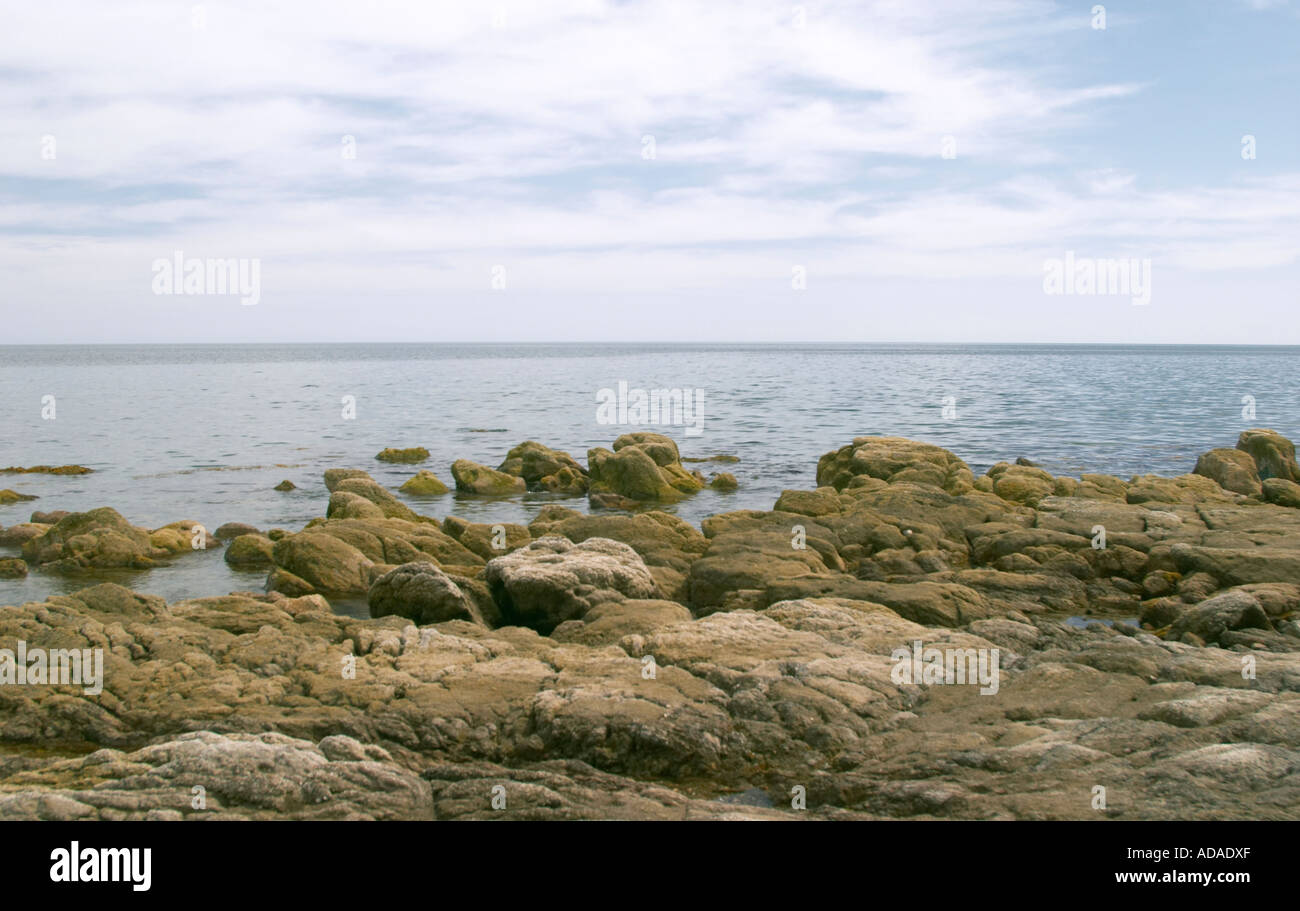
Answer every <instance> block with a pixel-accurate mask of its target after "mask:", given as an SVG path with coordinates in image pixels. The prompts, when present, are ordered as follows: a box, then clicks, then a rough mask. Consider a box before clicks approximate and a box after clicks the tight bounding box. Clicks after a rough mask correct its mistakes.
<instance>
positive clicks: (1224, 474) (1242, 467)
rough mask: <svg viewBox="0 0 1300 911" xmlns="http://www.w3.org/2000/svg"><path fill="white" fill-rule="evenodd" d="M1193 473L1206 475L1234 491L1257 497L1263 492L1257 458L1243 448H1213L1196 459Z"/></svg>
mask: <svg viewBox="0 0 1300 911" xmlns="http://www.w3.org/2000/svg"><path fill="white" fill-rule="evenodd" d="M1192 474H1199V475H1204V476H1205V477H1207V478H1210V479H1211V480H1213V481H1215V482H1216V483H1217V484H1218V485H1219V486H1220V487H1222V488H1223V489H1224V490H1231V491H1233V492H1234V493H1241V494H1245V495H1246V496H1253V497H1257V496H1259V495H1260V492H1261V488H1260V480H1259V472H1258V471H1257V470H1256V468H1255V460H1254V459H1253V458H1251V456H1250V454H1249V453H1247V452H1245V451H1244V450H1241V449H1211V450H1210V451H1209V452H1207V453H1205V454H1204V455H1202V456H1201V457H1200V458H1199V459H1197V460H1196V468H1195V469H1193V470H1192Z"/></svg>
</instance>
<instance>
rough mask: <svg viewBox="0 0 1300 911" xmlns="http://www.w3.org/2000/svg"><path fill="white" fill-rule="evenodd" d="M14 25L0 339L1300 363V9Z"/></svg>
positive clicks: (127, 3) (2, 62)
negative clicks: (779, 345) (1202, 356)
mask: <svg viewBox="0 0 1300 911" xmlns="http://www.w3.org/2000/svg"><path fill="white" fill-rule="evenodd" d="M6 6H7V7H8V8H7V9H6V10H5V12H4V19H5V27H4V28H3V29H0V275H3V276H4V278H5V285H6V287H5V288H4V296H3V300H4V303H3V304H0V313H2V314H3V318H2V320H0V327H3V328H2V330H0V344H27V343H32V344H46V343H90V342H110V343H133V342H162V343H167V342H172V343H176V342H284V341H303V342H352V341H377V342H378V341H403V342H412V341H429V342H450V341H482V342H493V341H501V342H505V341H510V342H518V341H539V342H556V341H572V342H582V341H623V342H636V341H644V342H655V341H670V342H719V341H733V342H785V341H833V342H963V341H965V342H1132V343H1238V344H1300V319H1297V318H1296V316H1297V314H1298V313H1300V52H1298V49H1300V0H1219V2H1203V0H1181V2H1173V0H1169V2H1147V3H1132V2H1130V3H1107V4H1103V5H1101V6H1100V7H1099V6H1098V4H1095V3H1087V2H1084V3H1078V2H1050V0H1025V2H1021V0H978V2H976V0H948V2H939V0H895V2H879V3H873V2H853V3H834V2H824V3H823V2H807V3H803V4H791V3H789V2H784V3H773V4H766V3H763V2H761V0H749V2H734V3H733V2H729V0H710V2H702V0H696V2H689V3H687V2H676V0H652V2H639V0H621V2H598V0H580V2H568V0H548V2H546V3H544V4H541V3H536V2H523V3H508V2H503V3H494V2H493V0H481V2H464V3H441V2H414V0H411V2H402V3H396V2H382V0H379V2H376V0H367V2H365V3H340V2H322V0H313V2H299V0H283V2H276V3H274V4H268V3H265V2H235V0H211V2H206V3H202V4H198V5H195V4H191V3H188V2H146V0H115V2H113V3H104V2H99V0H93V2H92V0H83V2H65V0H42V2H41V3H21V4H20V3H13V4H6ZM1102 7H1104V13H1103V12H1100V11H1101V10H1102ZM1103 16H1104V19H1103ZM1103 25H1104V27H1101V26H1103ZM178 256H179V257H180V262H181V267H182V270H181V271H182V273H184V271H185V269H187V268H193V269H202V268H204V267H205V265H204V264H205V263H206V261H207V260H212V261H213V263H214V264H215V263H216V261H218V260H236V261H238V262H239V263H240V264H241V265H242V266H243V267H244V269H245V276H246V277H247V278H249V279H250V280H251V279H252V278H253V277H256V293H255V294H252V295H242V294H237V293H226V294H219V293H215V291H217V290H220V289H219V288H217V286H215V285H214V286H213V288H212V289H211V290H213V291H214V293H201V294H200V293H188V292H191V291H195V290H202V291H204V292H206V291H208V290H209V289H208V288H207V287H206V286H204V287H202V288H198V287H197V286H190V287H189V288H188V289H187V288H186V286H185V283H184V282H182V281H176V282H174V283H172V284H171V285H170V287H169V284H168V282H167V281H166V280H165V279H166V278H168V277H169V276H166V275H164V274H163V273H165V272H167V271H169V270H170V269H171V268H172V267H171V263H172V262H174V261H175V260H176V258H177V257H178ZM1067 257H1068V258H1069V261H1070V262H1072V263H1074V266H1073V267H1072V268H1074V269H1076V270H1077V269H1081V268H1089V267H1091V266H1092V265H1093V264H1096V263H1099V262H1100V263H1101V264H1102V266H1103V268H1105V267H1107V266H1114V265H1115V264H1119V263H1122V264H1124V265H1125V266H1126V267H1127V266H1132V274H1133V276H1134V277H1135V278H1136V279H1142V278H1143V276H1147V279H1146V281H1145V285H1144V288H1145V292H1146V294H1145V295H1134V294H1132V293H1118V292H1116V293H1104V294H1096V293H1093V294H1087V293H1059V289H1060V287H1061V286H1060V285H1058V286H1055V290H1053V291H1052V293H1049V289H1048V284H1047V283H1046V281H1045V276H1046V275H1047V274H1048V273H1049V272H1050V271H1051V269H1052V268H1054V266H1053V265H1052V264H1053V263H1056V264H1057V266H1058V267H1059V266H1060V265H1061V264H1064V263H1066V261H1067ZM191 263H193V265H190V264H191ZM1085 264H1086V265H1085ZM1072 287H1073V289H1074V290H1075V291H1076V292H1082V291H1086V290H1087V288H1088V285H1087V284H1086V283H1085V281H1084V280H1083V279H1082V278H1080V280H1079V283H1078V284H1073V283H1072ZM251 288H252V286H251V285H250V286H249V288H248V289H246V290H250V289H251ZM169 290H170V291H171V292H181V293H159V292H160V291H162V292H165V291H169ZM1103 290H1106V291H1108V292H1112V291H1116V289H1113V288H1105V289H1103ZM1120 290H1121V291H1122V290H1125V289H1120ZM1140 296H1145V297H1146V298H1147V299H1146V300H1145V301H1139V302H1137V303H1135V302H1134V300H1135V297H1140ZM250 298H251V299H252V300H255V302H251V303H250V302H249V301H250Z"/></svg>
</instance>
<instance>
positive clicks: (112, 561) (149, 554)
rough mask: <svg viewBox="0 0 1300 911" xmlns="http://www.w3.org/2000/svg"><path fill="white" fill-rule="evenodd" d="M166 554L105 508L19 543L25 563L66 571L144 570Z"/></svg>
mask: <svg viewBox="0 0 1300 911" xmlns="http://www.w3.org/2000/svg"><path fill="white" fill-rule="evenodd" d="M166 553H167V552H166V551H164V550H162V549H160V548H157V547H155V546H154V545H153V544H152V543H151V542H150V533H149V531H148V530H147V529H144V528H139V527H137V526H134V525H132V524H131V523H130V522H128V521H127V520H126V519H124V518H123V517H122V515H121V513H119V512H118V511H117V510H115V509H112V508H110V507H107V506H105V507H101V508H99V509H92V510H90V511H89V512H79V513H73V514H72V515H69V516H65V517H64V518H62V519H60V520H59V522H58V523H57V524H56V525H54V527H52V528H50V529H49V530H48V531H46V532H45V533H44V534H43V535H41V536H40V537H37V538H32V539H31V540H29V541H27V542H26V543H24V544H23V557H24V558H25V559H26V560H27V562H28V563H30V564H32V565H44V564H49V565H50V566H52V567H53V568H56V569H67V570H80V569H89V568H95V569H106V568H130V569H145V568H147V567H150V566H153V565H154V562H155V560H156V559H157V558H159V557H163V556H166Z"/></svg>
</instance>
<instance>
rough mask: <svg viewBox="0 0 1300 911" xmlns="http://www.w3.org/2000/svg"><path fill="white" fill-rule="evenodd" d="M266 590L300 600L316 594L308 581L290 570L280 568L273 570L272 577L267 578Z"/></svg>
mask: <svg viewBox="0 0 1300 911" xmlns="http://www.w3.org/2000/svg"><path fill="white" fill-rule="evenodd" d="M266 590H267V591H268V592H279V593H280V594H283V595H288V596H289V597H290V598H299V597H302V596H304V595H311V594H314V593H315V592H316V589H315V588H314V587H313V586H312V584H311V583H310V582H308V581H307V580H306V579H303V578H301V577H300V576H295V575H294V574H293V573H291V572H289V571H288V570H286V569H282V568H280V567H278V566H277V567H275V568H273V569H272V570H271V573H270V575H268V576H267V577H266Z"/></svg>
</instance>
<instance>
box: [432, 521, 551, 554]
mask: <svg viewBox="0 0 1300 911" xmlns="http://www.w3.org/2000/svg"><path fill="white" fill-rule="evenodd" d="M442 530H443V531H444V532H446V533H447V534H448V535H450V536H451V537H452V538H454V539H455V540H456V541H458V542H459V543H461V544H462V545H464V546H465V547H466V548H467V549H468V550H471V551H473V552H474V553H476V554H478V555H479V556H480V557H482V558H483V559H484V560H491V559H492V558H493V557H500V556H502V555H503V554H508V553H510V552H511V551H514V550H518V549H519V548H521V547H523V546H525V545H526V544H530V543H531V542H532V540H533V536H532V533H531V532H530V531H529V530H528V528H527V526H524V525H512V524H509V523H504V522H499V523H496V524H492V525H488V524H486V523H477V522H467V521H465V520H464V519H458V518H456V517H455V516H448V517H447V518H446V519H443V522H442Z"/></svg>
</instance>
